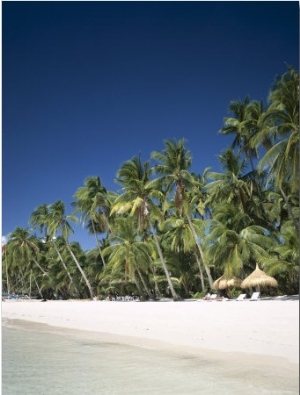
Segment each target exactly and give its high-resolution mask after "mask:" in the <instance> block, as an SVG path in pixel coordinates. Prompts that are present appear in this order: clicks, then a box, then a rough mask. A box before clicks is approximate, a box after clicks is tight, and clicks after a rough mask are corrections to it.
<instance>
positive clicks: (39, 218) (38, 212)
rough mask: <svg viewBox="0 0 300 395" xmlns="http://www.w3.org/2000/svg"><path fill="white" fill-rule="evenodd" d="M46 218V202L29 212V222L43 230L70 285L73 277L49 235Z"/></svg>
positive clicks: (47, 216)
mask: <svg viewBox="0 0 300 395" xmlns="http://www.w3.org/2000/svg"><path fill="white" fill-rule="evenodd" d="M48 219H49V207H48V206H47V205H46V204H43V205H41V206H38V207H37V208H36V209H35V210H34V212H33V213H32V214H31V216H30V219H29V224H31V225H32V226H33V227H34V229H39V231H40V232H41V233H42V232H44V242H45V243H50V244H51V245H52V246H53V247H54V249H55V251H56V253H57V255H58V257H59V259H60V261H61V263H62V265H63V268H64V269H65V271H66V273H67V275H68V277H69V280H70V285H71V284H72V283H73V278H72V276H71V274H70V272H69V270H68V268H67V265H66V264H65V261H64V259H63V257H62V255H61V253H60V251H59V248H58V247H57V245H56V242H55V237H52V238H50V237H49V234H48ZM74 287H75V289H76V286H75V285H74ZM76 292H78V291H77V289H76Z"/></svg>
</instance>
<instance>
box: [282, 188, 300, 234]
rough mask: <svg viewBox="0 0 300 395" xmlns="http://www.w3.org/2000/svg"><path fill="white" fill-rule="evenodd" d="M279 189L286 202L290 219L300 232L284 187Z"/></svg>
mask: <svg viewBox="0 0 300 395" xmlns="http://www.w3.org/2000/svg"><path fill="white" fill-rule="evenodd" d="M279 189H280V192H281V194H282V196H283V199H284V201H285V204H286V207H287V210H288V213H289V216H290V218H291V220H292V222H293V224H294V226H295V229H296V231H297V232H299V223H298V222H297V221H296V218H295V217H294V214H293V211H292V208H291V205H290V203H289V200H288V198H287V196H286V194H285V192H284V190H283V188H282V186H280V187H279Z"/></svg>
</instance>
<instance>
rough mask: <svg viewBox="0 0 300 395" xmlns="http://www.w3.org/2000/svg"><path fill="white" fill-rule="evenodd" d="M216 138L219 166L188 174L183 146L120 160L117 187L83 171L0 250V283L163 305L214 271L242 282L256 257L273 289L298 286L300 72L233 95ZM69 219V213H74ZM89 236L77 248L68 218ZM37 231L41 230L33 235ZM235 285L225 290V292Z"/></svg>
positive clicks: (171, 144) (44, 293)
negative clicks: (251, 93)
mask: <svg viewBox="0 0 300 395" xmlns="http://www.w3.org/2000/svg"><path fill="white" fill-rule="evenodd" d="M229 110H230V114H231V116H230V117H226V118H224V125H223V127H222V128H221V130H220V134H224V135H232V138H233V140H232V146H231V147H230V148H226V149H224V150H223V151H222V152H221V153H220V154H219V161H220V164H221V166H222V171H221V172H214V171H212V170H211V169H209V168H208V169H205V170H204V172H203V173H202V174H196V173H193V172H191V165H192V153H191V152H190V151H189V150H188V149H187V148H186V141H185V140H184V139H182V140H165V142H164V144H165V145H164V149H163V150H162V151H154V152H152V154H151V162H150V161H145V162H143V161H142V159H141V155H137V156H135V157H133V158H131V159H129V160H127V161H125V162H124V163H123V164H122V165H121V167H120V169H119V170H118V171H117V174H116V182H117V183H118V184H119V185H120V186H121V188H122V189H121V192H120V193H116V192H113V191H108V190H107V189H106V188H105V186H104V185H103V184H102V182H101V178H100V177H88V178H87V179H86V180H85V183H84V185H83V186H80V187H79V188H78V189H77V190H76V191H75V192H74V195H73V198H74V201H73V203H72V206H73V207H74V212H73V213H72V214H70V215H68V214H66V212H65V205H64V203H63V202H62V201H57V202H54V203H52V204H49V205H48V204H45V203H43V204H41V205H40V206H39V207H37V208H36V209H35V210H34V211H33V213H32V214H31V215H30V218H29V225H30V226H31V228H30V229H23V228H21V227H18V228H17V229H15V230H14V231H13V232H12V233H11V234H10V237H9V240H8V242H7V245H6V246H5V249H4V250H3V251H2V289H3V290H6V291H7V292H9V293H12V292H15V293H19V294H28V295H29V296H32V295H34V296H39V297H43V298H52V297H54V296H55V297H61V298H64V299H67V298H70V297H76V298H93V297H94V295H105V296H107V295H116V294H118V295H125V294H134V295H138V296H140V297H141V298H143V299H149V298H150V299H155V298H160V297H162V296H170V297H172V298H173V299H174V300H180V299H182V298H188V297H191V296H192V295H203V294H204V293H205V292H206V291H207V290H210V289H212V287H213V281H214V280H216V279H217V278H219V277H220V276H224V277H225V278H227V279H229V278H232V277H233V276H236V277H239V278H241V279H243V278H245V277H246V276H248V275H249V274H250V273H251V272H252V271H253V270H254V269H255V267H256V265H257V264H258V265H259V267H260V268H261V269H263V270H264V271H265V272H266V273H267V274H269V275H271V276H275V278H276V279H277V281H278V284H279V287H278V289H277V290H272V289H266V290H262V292H266V293H268V294H275V293H276V294H295V293H297V294H298V293H299V73H298V72H296V71H295V69H293V68H292V67H289V68H288V69H287V71H286V72H285V73H284V74H282V75H280V76H278V77H276V79H275V82H274V84H273V86H272V88H271V90H270V93H269V96H268V103H267V105H264V103H263V102H262V101H261V102H259V101H256V100H250V98H249V97H246V98H245V99H244V100H242V101H232V102H231V103H230V105H229ZM78 217H79V218H78ZM78 220H79V221H80V222H82V224H83V225H84V227H85V228H86V230H87V232H88V233H89V234H92V235H94V237H95V248H93V249H91V250H89V251H86V252H85V251H83V250H82V248H81V246H80V244H79V243H78V242H70V241H69V236H70V234H72V233H74V230H73V229H72V226H71V223H72V222H77V221H78ZM37 233H38V234H39V235H40V236H39V237H38V236H37ZM236 292H237V290H235V289H233V290H231V291H229V293H231V294H232V295H234V294H236Z"/></svg>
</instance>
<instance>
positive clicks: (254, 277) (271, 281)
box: [241, 265, 278, 288]
mask: <svg viewBox="0 0 300 395" xmlns="http://www.w3.org/2000/svg"><path fill="white" fill-rule="evenodd" d="M250 287H273V288H277V287H278V283H277V281H276V280H275V278H274V277H271V276H268V275H267V274H266V273H265V272H264V271H262V270H260V268H259V267H258V265H256V269H255V270H254V271H253V272H252V273H251V274H250V275H249V276H248V277H246V278H245V280H244V281H243V282H242V284H241V288H250Z"/></svg>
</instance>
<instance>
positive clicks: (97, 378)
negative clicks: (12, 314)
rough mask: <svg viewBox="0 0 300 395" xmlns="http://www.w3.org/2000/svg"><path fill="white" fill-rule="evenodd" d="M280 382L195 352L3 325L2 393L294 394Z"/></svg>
mask: <svg viewBox="0 0 300 395" xmlns="http://www.w3.org/2000/svg"><path fill="white" fill-rule="evenodd" d="M281 382H282V381H279V380H278V383H281ZM278 383H275V382H274V381H273V380H271V379H268V377H264V374H263V372H262V374H261V377H260V376H259V375H258V374H257V372H253V371H250V370H249V371H248V372H243V373H236V374H232V371H231V373H230V374H229V373H228V371H227V370H226V366H224V365H223V364H222V363H220V364H218V363H217V362H216V361H215V362H212V361H209V360H207V359H203V358H200V357H198V356H195V355H189V354H186V355H185V354H183V353H178V352H171V351H166V350H164V351H162V350H157V349H147V348H141V347H135V346H129V345H123V344H116V343H101V342H99V341H95V340H94V339H89V338H82V337H78V336H72V335H70V334H68V333H62V334H57V333H48V332H37V331H34V330H23V329H20V328H15V327H5V326H4V327H3V328H2V394H3V395H27V394H28V395H37V394H39V395H77V394H78V395H79V394H80V395H90V394H95V395H135V394H139V395H146V394H147V395H148V394H149V395H150V394H151V395H153V394H161V395H168V394H172V395H177V394H178V395H179V394H180V395H194V394H195V395H196V394H197V395H198V394H203V395H212V394H214V395H215V394H216V393H220V392H221V393H222V394H223V395H226V394H230V395H235V394H241V393H242V394H243V395H248V394H249V395H250V394H251V395H253V393H259V394H260V395H261V394H274V395H275V394H276V395H277V394H278V395H288V394H289V395H291V394H298V390H297V389H296V388H291V384H290V383H289V382H288V381H287V382H284V381H283V382H282V385H281V386H279V384H278ZM257 386H259V392H257ZM289 388H290V389H289Z"/></svg>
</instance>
